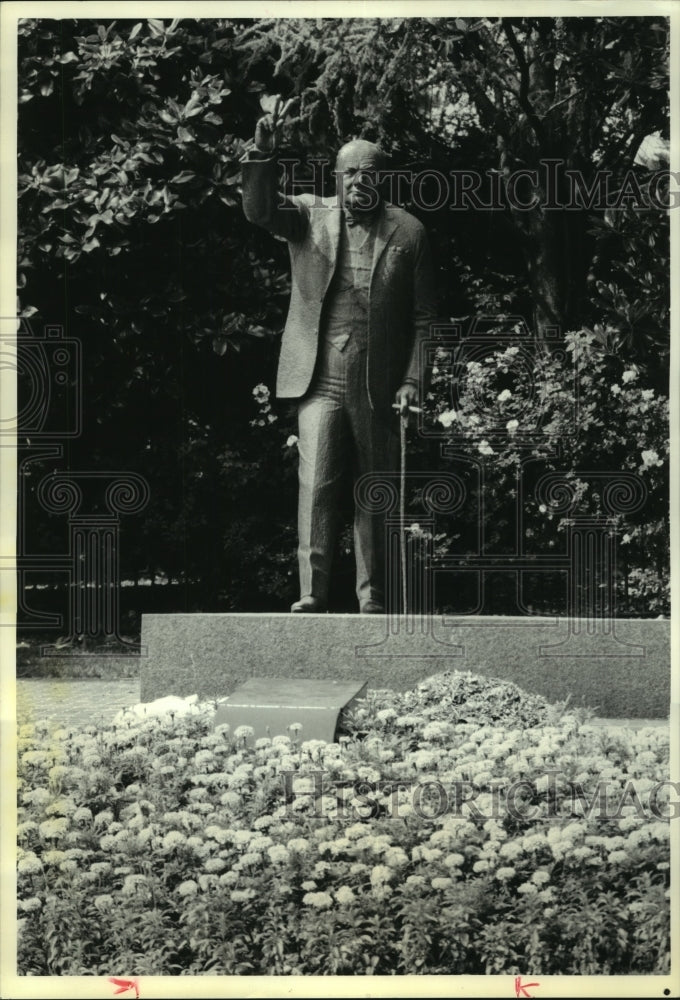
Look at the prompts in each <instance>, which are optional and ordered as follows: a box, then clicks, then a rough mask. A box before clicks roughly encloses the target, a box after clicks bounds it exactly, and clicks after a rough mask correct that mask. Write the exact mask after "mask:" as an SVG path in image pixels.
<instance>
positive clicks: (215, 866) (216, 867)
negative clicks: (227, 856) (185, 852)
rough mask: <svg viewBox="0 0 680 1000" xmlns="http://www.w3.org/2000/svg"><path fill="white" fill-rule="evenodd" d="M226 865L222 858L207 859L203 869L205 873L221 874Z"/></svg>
mask: <svg viewBox="0 0 680 1000" xmlns="http://www.w3.org/2000/svg"><path fill="white" fill-rule="evenodd" d="M226 864H227V862H226V861H225V860H224V858H208V860H207V861H206V863H205V865H204V866H203V867H204V868H205V870H206V871H207V872H211V873H212V872H221V871H224V869H225V867H226Z"/></svg>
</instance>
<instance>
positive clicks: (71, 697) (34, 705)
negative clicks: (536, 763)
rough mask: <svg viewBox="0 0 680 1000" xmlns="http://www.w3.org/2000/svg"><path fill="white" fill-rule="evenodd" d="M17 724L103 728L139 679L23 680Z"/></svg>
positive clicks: (130, 700) (637, 723)
mask: <svg viewBox="0 0 680 1000" xmlns="http://www.w3.org/2000/svg"><path fill="white" fill-rule="evenodd" d="M16 692H17V722H18V724H19V725H23V724H24V723H27V722H37V721H38V720H40V719H49V720H50V721H51V722H52V723H53V724H54V726H55V728H56V727H62V726H84V725H87V724H88V723H94V724H95V725H107V724H108V723H109V722H111V721H112V719H113V718H114V716H115V715H116V713H117V712H119V711H120V710H121V709H122V708H129V706H130V705H136V704H138V703H139V701H140V700H141V698H140V687H139V679H137V678H134V677H127V678H122V679H116V680H110V681H107V680H83V679H80V678H78V679H71V680H62V679H50V680H37V679H24V680H19V681H17V684H16ZM592 721H593V724H595V725H599V726H607V725H612V726H625V727H627V728H631V729H638V728H640V727H642V726H668V724H669V723H668V719H593V720H592Z"/></svg>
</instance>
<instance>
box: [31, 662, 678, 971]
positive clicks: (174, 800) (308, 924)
mask: <svg viewBox="0 0 680 1000" xmlns="http://www.w3.org/2000/svg"><path fill="white" fill-rule="evenodd" d="M188 707H189V708H190V711H187V712H185V713H178V712H177V710H176V709H173V710H170V711H167V712H166V713H165V714H161V715H153V716H151V715H149V716H148V717H140V716H139V715H137V714H134V713H128V714H127V715H126V716H124V717H123V718H122V720H119V721H118V722H117V724H115V725H112V726H111V727H109V728H106V729H101V730H97V729H95V727H93V726H90V727H85V728H83V729H62V730H58V731H55V732H51V733H50V732H48V726H47V724H42V723H36V724H35V725H33V724H32V725H27V726H23V727H21V729H20V732H19V827H18V834H19V857H18V896H19V911H20V912H19V918H20V919H19V969H20V972H21V973H23V974H26V975H79V974H89V975H99V974H109V973H110V972H111V970H112V969H114V970H123V971H124V972H125V973H127V974H133V973H134V974H136V975H178V974H188V975H195V974H216V975H251V974H253V975H255V974H282V975H288V974H304V975H313V974H338V975H340V974H348V975H363V974H366V975H369V974H399V975H401V974H408V973H418V974H428V973H439V974H444V973H447V974H448V973H451V974H457V973H467V974H474V973H501V972H502V973H508V974H511V973H520V972H522V971H526V970H527V969H530V970H531V971H532V972H533V973H536V974H538V973H540V974H543V975H547V974H551V973H559V974H565V975H567V974H593V973H594V974H615V973H635V974H643V973H663V972H666V971H667V970H668V962H669V957H668V955H669V943H668V942H669V938H668V935H669V928H668V924H669V898H668V897H669V889H668V885H669V863H668V834H669V823H668V818H667V817H668V815H669V813H670V811H671V809H670V808H669V806H672V803H670V802H669V796H668V788H669V786H668V783H667V782H666V778H667V775H668V734H667V731H666V730H665V729H662V728H646V729H640V730H638V731H632V730H618V729H604V728H600V727H597V726H594V725H591V724H589V723H588V720H587V717H586V714H585V713H584V712H583V710H581V711H580V712H577V713H568V712H566V710H565V709H564V707H562V708H560V707H559V706H550V705H549V704H547V703H546V702H545V701H543V699H541V698H538V697H535V696H528V695H525V694H523V693H522V692H521V691H520V690H519V689H518V688H516V687H514V685H510V684H506V683H504V682H498V681H482V680H480V679H479V678H474V677H472V676H469V675H464V674H459V673H451V674H446V675H440V676H438V677H435V678H431V679H430V680H429V681H427V682H424V683H423V684H421V685H420V686H419V687H418V688H416V689H415V690H414V691H411V692H406V693H402V694H399V693H394V692H374V693H373V694H371V696H370V698H368V699H367V700H366V701H365V702H363V703H360V705H359V707H358V709H357V710H356V711H355V713H354V714H353V715H352V716H351V717H348V718H346V719H345V720H344V723H343V726H344V733H343V735H342V736H341V738H340V741H339V742H338V743H333V744H327V743H324V742H321V741H318V740H307V741H306V740H305V739H304V732H302V731H301V726H300V725H299V724H297V723H296V722H295V720H294V719H292V720H291V724H290V727H289V730H288V735H281V736H274V737H273V738H272V739H270V738H260V739H257V740H253V739H252V731H251V730H249V729H248V727H239V728H237V729H236V730H235V731H234V732H229V731H228V728H227V727H226V726H218V727H217V728H215V727H213V725H212V715H213V711H214V706H213V705H207V704H206V705H200V706H193V705H191V706H188ZM523 708H524V709H525V711H524V712H523V711H522V709H523ZM499 720H501V721H499ZM664 782H666V783H665V784H663V783H664Z"/></svg>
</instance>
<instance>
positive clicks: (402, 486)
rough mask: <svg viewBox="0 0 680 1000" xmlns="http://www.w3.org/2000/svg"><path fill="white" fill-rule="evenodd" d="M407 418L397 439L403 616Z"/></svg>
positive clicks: (414, 408) (405, 609)
mask: <svg viewBox="0 0 680 1000" xmlns="http://www.w3.org/2000/svg"><path fill="white" fill-rule="evenodd" d="M392 409H394V410H399V409H401V407H400V406H399V403H393V405H392ZM409 412H410V413H422V412H423V411H422V410H421V409H420V407H419V406H409ZM407 427H408V416H407V415H404V414H401V415H400V417H399V432H400V434H399V437H400V447H401V464H400V470H399V547H400V552H401V601H402V607H403V613H404V615H407V614H408V588H407V586H406V428H407Z"/></svg>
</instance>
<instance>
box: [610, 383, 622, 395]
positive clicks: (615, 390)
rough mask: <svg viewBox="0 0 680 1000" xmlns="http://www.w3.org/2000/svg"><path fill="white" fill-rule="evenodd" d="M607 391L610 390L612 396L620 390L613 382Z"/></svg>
mask: <svg viewBox="0 0 680 1000" xmlns="http://www.w3.org/2000/svg"><path fill="white" fill-rule="evenodd" d="M609 391H610V392H611V394H612V396H618V394H619V393H620V392H621V386H620V385H617V384H616V382H615V383H614V385H613V386H612V387H611V389H610V390H609Z"/></svg>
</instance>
